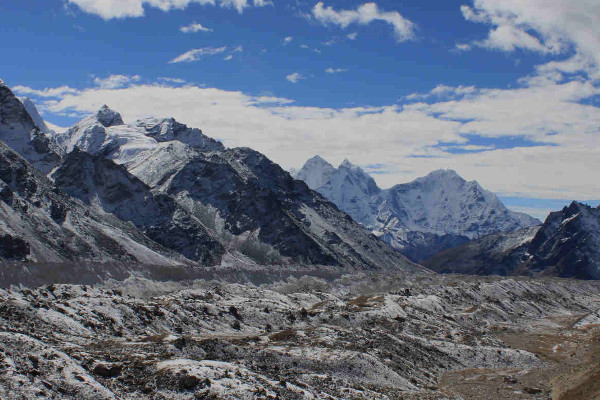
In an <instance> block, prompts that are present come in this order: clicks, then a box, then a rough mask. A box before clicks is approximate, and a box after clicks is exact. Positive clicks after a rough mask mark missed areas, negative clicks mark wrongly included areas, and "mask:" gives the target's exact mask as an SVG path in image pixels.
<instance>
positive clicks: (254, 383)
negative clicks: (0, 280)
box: [0, 269, 600, 400]
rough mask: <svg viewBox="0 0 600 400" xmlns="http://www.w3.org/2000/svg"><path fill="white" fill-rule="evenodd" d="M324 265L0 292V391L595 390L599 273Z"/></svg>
mask: <svg viewBox="0 0 600 400" xmlns="http://www.w3.org/2000/svg"><path fill="white" fill-rule="evenodd" d="M331 271H333V272H331V274H330V275H329V276H323V278H327V279H322V278H317V277H307V276H304V277H301V278H296V277H292V276H291V274H290V275H289V276H288V277H287V278H286V277H284V278H285V279H283V280H280V277H277V278H273V279H271V280H270V281H268V282H266V283H263V284H261V285H259V284H258V283H259V282H258V281H257V280H254V283H252V279H250V278H251V277H250V278H248V277H249V276H250V275H236V274H235V273H231V271H229V272H228V271H225V270H222V271H219V273H214V274H213V275H214V276H219V277H220V281H216V280H210V279H209V280H194V281H182V282H157V281H151V280H147V279H144V278H139V277H138V278H133V277H132V278H129V279H127V280H125V281H107V282H105V283H103V284H97V285H74V284H60V285H59V284H53V285H43V286H40V287H38V288H35V289H34V288H27V287H24V286H12V287H10V288H9V289H3V290H0V398H2V399H6V400H9V399H78V400H80V399H136V400H137V399H268V398H271V399H494V400H496V399H544V400H545V399H549V398H551V399H560V400H581V399H597V398H598V397H597V396H599V395H600V384H599V383H598V382H600V381H599V380H598V379H597V378H598V375H599V374H600V369H598V358H599V357H600V345H599V344H598V343H599V342H598V341H597V340H596V339H597V337H598V334H599V333H600V331H599V330H598V326H599V324H600V314H599V313H598V309H599V308H600V294H599V293H600V282H592V281H572V280H561V279H550V278H547V279H540V280H533V279H529V278H519V279H517V278H511V279H502V278H492V277H466V276H458V275H445V276H439V275H434V274H418V275H407V274H403V275H402V276H400V275H393V274H392V273H388V274H382V273H377V274H376V273H371V274H354V275H342V274H341V273H340V272H339V270H337V272H336V270H335V269H334V270H331ZM234 276H235V278H233V277H234ZM254 276H255V277H258V276H260V277H262V279H264V278H265V277H268V276H270V275H269V272H268V271H255V275H254ZM297 276H298V275H297ZM225 279H227V280H229V282H227V281H225ZM233 281H239V283H231V282H233ZM263 282H265V281H263Z"/></svg>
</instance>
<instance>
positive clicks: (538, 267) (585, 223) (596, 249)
mask: <svg viewBox="0 0 600 400" xmlns="http://www.w3.org/2000/svg"><path fill="white" fill-rule="evenodd" d="M424 265H426V266H428V267H429V268H431V269H434V270H436V271H439V272H457V273H467V274H480V275H490V274H499V275H549V276H560V277H563V278H578V279H599V278H600V207H596V208H592V207H590V206H588V205H585V204H582V203H578V202H572V203H571V204H570V205H569V206H568V207H564V208H563V209H562V210H561V211H556V212H552V213H550V215H549V216H548V217H547V218H546V220H545V221H544V224H543V225H542V226H540V227H535V228H531V229H526V230H522V231H517V232H514V233H512V234H506V235H501V234H496V235H491V236H487V237H484V238H481V239H478V240H475V241H473V242H470V243H467V244H465V245H461V246H459V247H456V248H454V249H449V250H446V251H444V252H441V253H439V254H437V255H435V256H434V257H432V258H431V259H429V260H425V261H424Z"/></svg>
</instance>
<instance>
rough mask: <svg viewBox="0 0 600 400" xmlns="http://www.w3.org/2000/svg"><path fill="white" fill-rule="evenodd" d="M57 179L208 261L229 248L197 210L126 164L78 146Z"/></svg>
mask: <svg viewBox="0 0 600 400" xmlns="http://www.w3.org/2000/svg"><path fill="white" fill-rule="evenodd" d="M52 178H53V179H54V182H55V183H56V185H57V186H58V187H60V188H61V189H62V190H63V191H64V192H65V193H67V194H69V195H71V196H73V197H75V198H77V199H79V200H81V201H82V202H84V203H85V204H87V205H90V206H91V207H92V208H94V209H95V210H97V211H101V212H106V213H109V214H114V215H115V216H117V217H118V218H120V219H122V220H124V221H130V222H132V223H133V224H134V225H135V226H136V227H137V228H139V229H140V230H141V231H142V232H143V233H144V234H146V235H147V236H148V237H149V238H151V239H153V240H154V241H156V242H157V243H159V244H161V245H163V246H165V247H167V248H169V249H171V250H174V251H176V252H178V253H181V254H183V255H184V256H185V257H187V258H189V259H190V260H194V261H197V262H199V263H200V264H204V265H213V264H218V263H219V262H220V261H221V257H222V256H223V253H224V252H225V249H224V247H223V246H222V245H221V244H220V243H219V242H218V241H217V240H216V239H214V238H213V237H212V236H211V234H209V232H208V230H207V229H206V227H205V226H204V225H203V224H202V223H201V222H200V221H199V220H198V218H196V217H195V216H194V215H193V214H191V213H190V212H188V211H187V210H185V209H184V208H182V207H181V206H179V205H178V204H177V202H176V201H175V200H174V199H173V198H172V197H170V196H168V195H166V194H160V193H158V194H154V193H152V191H151V190H150V188H149V187H148V186H147V185H146V184H144V183H143V182H142V181H140V180H139V179H138V178H136V177H134V176H133V175H131V174H130V173H129V172H128V171H127V169H126V168H125V167H123V166H121V165H117V164H115V163H114V162H113V161H112V160H109V159H107V158H104V157H103V156H101V155H96V156H92V155H90V154H88V153H85V152H82V151H80V150H78V149H77V148H76V149H75V150H74V151H73V152H71V153H70V154H68V155H67V156H66V157H65V160H64V162H63V163H62V164H61V165H60V167H59V168H58V169H57V170H56V171H54V173H53V174H52Z"/></svg>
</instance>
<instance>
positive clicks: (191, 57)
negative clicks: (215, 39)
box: [169, 46, 227, 64]
mask: <svg viewBox="0 0 600 400" xmlns="http://www.w3.org/2000/svg"><path fill="white" fill-rule="evenodd" d="M226 50H227V46H223V47H203V48H201V49H192V50H189V51H186V52H185V53H183V54H180V55H178V56H177V57H175V58H174V59H172V60H171V61H169V64H176V63H181V62H194V61H198V60H200V59H202V58H204V57H206V56H214V55H216V54H221V53H224V52H225V51H226Z"/></svg>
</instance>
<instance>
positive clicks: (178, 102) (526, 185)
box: [15, 67, 600, 200]
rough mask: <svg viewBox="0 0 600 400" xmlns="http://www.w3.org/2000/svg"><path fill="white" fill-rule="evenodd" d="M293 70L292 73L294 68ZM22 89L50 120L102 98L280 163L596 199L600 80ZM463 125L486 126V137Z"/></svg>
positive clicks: (93, 106)
mask: <svg viewBox="0 0 600 400" xmlns="http://www.w3.org/2000/svg"><path fill="white" fill-rule="evenodd" d="M565 68H566V67H565ZM296 74H297V75H294V74H290V75H291V77H292V79H297V78H298V79H299V77H300V76H301V75H300V74H299V73H296ZM296 82H297V80H296ZM16 89H17V88H15V90H16ZM19 90H20V92H21V93H29V94H32V95H36V94H37V95H39V96H42V97H43V99H45V101H42V102H41V103H42V107H41V108H42V110H43V111H46V114H45V115H47V116H48V117H49V118H50V120H52V118H51V116H52V115H53V113H54V114H57V113H58V114H63V115H69V114H76V115H77V114H81V113H89V112H93V111H95V110H97V109H98V108H99V107H100V106H102V105H103V104H105V103H106V104H111V106H112V107H114V108H115V109H117V110H119V111H120V112H121V113H122V114H123V117H124V118H125V119H126V120H128V121H133V120H135V119H136V118H141V117H145V116H150V115H154V116H157V117H166V116H173V117H175V118H176V119H177V120H180V121H181V122H183V123H186V124H188V125H191V126H197V127H199V128H201V129H203V131H204V132H205V133H206V134H208V135H210V136H212V137H215V138H218V139H221V140H223V141H224V143H225V144H226V145H227V146H250V147H252V148H255V149H257V150H258V151H261V152H263V153H265V154H266V155H267V156H269V157H270V158H272V159H273V160H274V161H275V162H278V163H280V164H281V165H282V166H283V167H285V168H290V167H298V166H300V165H302V163H303V162H304V161H305V160H306V159H307V158H309V157H311V156H313V155H314V154H315V153H316V154H320V155H322V156H323V157H325V158H326V159H328V160H329V161H331V162H333V163H338V162H341V161H342V160H343V159H344V158H349V159H350V160H352V161H353V162H355V163H357V164H359V165H368V164H373V163H378V164H384V165H385V170H386V173H384V174H377V175H376V176H375V179H376V180H377V181H378V183H379V184H380V185H381V186H382V187H387V186H391V185H393V184H395V183H399V182H406V181H408V180H411V179H414V178H415V177H418V176H422V175H424V174H426V173H428V172H430V171H431V170H432V169H437V168H452V169H455V170H457V171H458V173H460V174H461V175H463V176H464V177H465V178H466V179H477V180H478V181H479V182H480V183H481V184H482V185H483V186H484V187H486V188H488V189H490V190H493V191H496V192H499V193H501V194H504V195H514V196H525V197H537V198H549V199H554V198H574V199H575V198H576V199H581V200H589V199H597V198H600V184H599V183H598V179H597V171H598V170H600V109H599V108H598V107H594V106H591V105H586V104H584V103H582V100H585V99H586V98H588V97H590V96H594V95H600V89H599V88H597V87H595V86H594V85H593V84H591V83H590V82H588V81H584V80H581V79H574V80H571V81H564V80H560V81H553V80H551V79H530V80H524V81H522V84H521V86H519V87H516V88H512V89H488V88H474V87H470V86H457V87H452V86H447V85H438V86H436V87H435V88H433V89H432V90H431V91H429V92H427V93H426V95H427V96H428V98H430V99H432V100H433V102H431V103H424V102H416V103H411V104H406V105H404V106H398V105H389V106H380V107H353V108H342V109H331V108H322V107H306V106H303V107H301V106H294V105H293V101H292V100H290V99H282V98H278V97H275V96H272V95H266V96H261V97H256V96H249V95H247V94H244V93H242V92H234V91H224V90H219V89H216V88H202V87H198V86H194V85H186V86H180V85H171V84H166V83H148V84H140V83H135V84H130V85H128V86H127V87H124V88H119V89H103V88H101V87H91V88H87V89H83V90H75V89H71V88H65V87H63V88H56V89H52V88H49V89H44V90H35V89H30V88H24V87H20V88H19ZM468 135H479V136H482V137H484V138H485V141H484V143H485V144H483V145H482V144H481V142H477V141H471V140H469V136H468ZM515 136H518V137H519V138H520V139H519V141H517V143H516V144H513V145H511V146H509V147H513V148H502V147H506V146H502V144H503V143H507V141H509V140H512V139H511V138H514V137H515ZM519 142H521V144H519ZM527 142H536V143H538V144H541V145H538V146H535V147H528V144H527ZM456 149H460V150H463V151H466V153H461V154H456V153H454V152H453V151H452V150H456Z"/></svg>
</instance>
